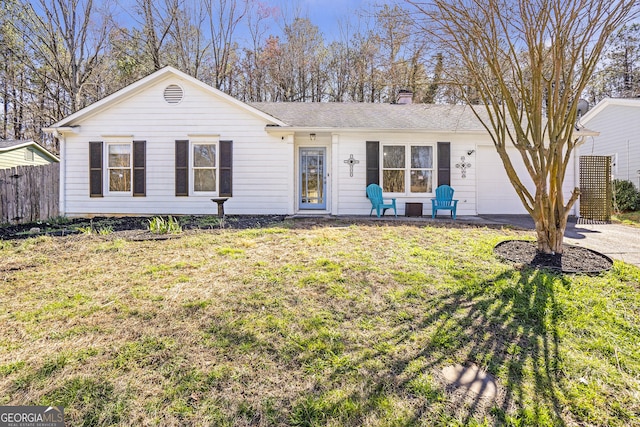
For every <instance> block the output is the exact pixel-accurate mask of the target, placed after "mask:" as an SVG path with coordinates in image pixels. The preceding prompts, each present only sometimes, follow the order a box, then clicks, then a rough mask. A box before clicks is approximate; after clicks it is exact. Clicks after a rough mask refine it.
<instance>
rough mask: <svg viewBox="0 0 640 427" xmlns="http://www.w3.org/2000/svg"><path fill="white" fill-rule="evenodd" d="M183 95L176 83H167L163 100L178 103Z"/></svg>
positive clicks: (172, 103)
mask: <svg viewBox="0 0 640 427" xmlns="http://www.w3.org/2000/svg"><path fill="white" fill-rule="evenodd" d="M183 96H184V92H183V91H182V88H181V87H180V86H178V85H169V86H167V87H166V88H165V89H164V100H165V101H167V103H168V104H171V105H176V104H179V103H180V101H182V97H183Z"/></svg>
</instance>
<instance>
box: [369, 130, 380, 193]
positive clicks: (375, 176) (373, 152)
mask: <svg viewBox="0 0 640 427" xmlns="http://www.w3.org/2000/svg"><path fill="white" fill-rule="evenodd" d="M369 184H380V142H379V141H367V186H369Z"/></svg>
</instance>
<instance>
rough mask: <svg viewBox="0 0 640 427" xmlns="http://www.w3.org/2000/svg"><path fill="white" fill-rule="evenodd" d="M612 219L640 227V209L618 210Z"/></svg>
mask: <svg viewBox="0 0 640 427" xmlns="http://www.w3.org/2000/svg"><path fill="white" fill-rule="evenodd" d="M612 219H613V220H614V221H616V222H620V223H622V224H625V225H632V226H634V227H640V211H635V212H618V213H616V214H614V215H613V217H612Z"/></svg>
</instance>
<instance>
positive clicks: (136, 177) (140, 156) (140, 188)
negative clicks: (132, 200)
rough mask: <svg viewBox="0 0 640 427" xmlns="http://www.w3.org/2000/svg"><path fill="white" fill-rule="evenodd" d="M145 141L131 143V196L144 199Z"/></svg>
mask: <svg viewBox="0 0 640 427" xmlns="http://www.w3.org/2000/svg"><path fill="white" fill-rule="evenodd" d="M146 146H147V141H133V195H134V197H144V196H145V195H146V187H147V186H146V176H145V167H146V164H147V159H146V151H147V150H146Z"/></svg>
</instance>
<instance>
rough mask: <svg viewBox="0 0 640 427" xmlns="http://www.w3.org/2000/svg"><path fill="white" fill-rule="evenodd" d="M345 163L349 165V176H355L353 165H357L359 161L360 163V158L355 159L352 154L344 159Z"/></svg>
mask: <svg viewBox="0 0 640 427" xmlns="http://www.w3.org/2000/svg"><path fill="white" fill-rule="evenodd" d="M344 163H346V164H348V165H349V176H351V177H353V165H357V164H358V163H360V160H356V159H354V158H353V154H352V155H350V156H349V158H348V159H347V160H345V161H344Z"/></svg>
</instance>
